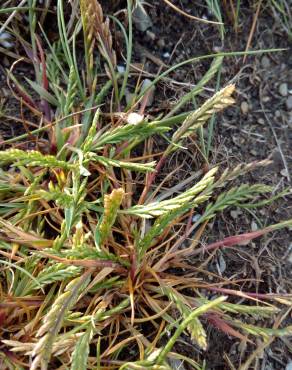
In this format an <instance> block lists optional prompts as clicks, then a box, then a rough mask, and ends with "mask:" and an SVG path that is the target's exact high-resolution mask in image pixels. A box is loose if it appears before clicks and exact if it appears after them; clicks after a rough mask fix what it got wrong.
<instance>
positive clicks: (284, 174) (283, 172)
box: [280, 168, 289, 177]
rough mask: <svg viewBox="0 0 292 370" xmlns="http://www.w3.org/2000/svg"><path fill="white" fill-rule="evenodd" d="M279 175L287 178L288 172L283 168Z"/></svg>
mask: <svg viewBox="0 0 292 370" xmlns="http://www.w3.org/2000/svg"><path fill="white" fill-rule="evenodd" d="M280 174H281V175H282V176H284V177H289V174H288V171H287V170H286V168H283V169H282V170H281V171H280Z"/></svg>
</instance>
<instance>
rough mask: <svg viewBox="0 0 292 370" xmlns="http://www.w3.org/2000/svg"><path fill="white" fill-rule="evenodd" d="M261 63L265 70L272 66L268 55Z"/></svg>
mask: <svg viewBox="0 0 292 370" xmlns="http://www.w3.org/2000/svg"><path fill="white" fill-rule="evenodd" d="M261 63H262V67H263V68H269V67H270V65H271V62H270V59H269V58H268V57H267V56H266V55H264V56H263V57H262V60H261Z"/></svg>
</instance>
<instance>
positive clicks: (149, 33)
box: [146, 30, 156, 41]
mask: <svg viewBox="0 0 292 370" xmlns="http://www.w3.org/2000/svg"><path fill="white" fill-rule="evenodd" d="M146 35H147V36H148V37H149V38H150V39H151V40H152V41H154V40H155V39H156V35H155V33H154V32H152V31H149V30H148V31H146Z"/></svg>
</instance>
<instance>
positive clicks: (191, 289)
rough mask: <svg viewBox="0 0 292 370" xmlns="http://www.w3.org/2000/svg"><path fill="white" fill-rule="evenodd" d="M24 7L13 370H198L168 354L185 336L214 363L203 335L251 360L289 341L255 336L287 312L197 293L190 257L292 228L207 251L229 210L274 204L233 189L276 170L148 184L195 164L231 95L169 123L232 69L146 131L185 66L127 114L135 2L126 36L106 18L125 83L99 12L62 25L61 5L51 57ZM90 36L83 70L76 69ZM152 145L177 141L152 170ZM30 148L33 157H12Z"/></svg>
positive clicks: (14, 217) (282, 304) (256, 190)
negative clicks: (209, 230)
mask: <svg viewBox="0 0 292 370" xmlns="http://www.w3.org/2000/svg"><path fill="white" fill-rule="evenodd" d="M73 3H74V4H75V5H78V2H77V1H75V2H73ZM28 4H29V10H26V9H24V11H28V13H29V19H30V31H31V44H29V43H27V41H25V40H23V39H22V38H21V36H20V35H19V34H17V32H16V31H14V34H15V35H16V36H17V37H18V38H19V40H20V42H22V43H23V44H24V46H25V49H26V51H27V52H28V54H29V56H30V57H31V60H32V63H33V65H34V67H35V73H36V79H35V81H32V80H29V79H26V82H27V84H28V85H30V88H31V89H33V90H34V96H35V95H36V94H38V96H39V99H35V98H33V97H32V96H31V95H30V94H29V92H28V91H27V90H28V89H25V88H24V87H23V85H22V84H21V82H19V81H17V79H16V78H15V77H14V76H13V70H12V69H11V70H10V71H7V74H8V79H9V81H10V83H11V84H10V86H11V88H13V89H14V90H13V91H14V94H15V95H16V96H18V97H21V98H22V101H23V103H24V104H25V105H26V106H27V107H28V108H29V109H30V110H31V114H32V115H34V116H35V118H41V122H42V125H41V126H40V128H38V129H35V130H33V131H31V132H30V133H29V134H24V135H21V136H19V137H17V138H12V139H10V140H7V141H6V142H5V144H6V147H8V148H7V149H6V150H3V151H2V152H0V161H1V164H2V169H1V173H0V181H1V182H0V194H1V205H0V206H1V208H0V211H1V218H0V225H1V249H0V252H1V278H2V280H1V303H0V304H1V311H0V312H1V315H0V317H1V325H2V329H1V347H0V354H1V360H2V363H3V364H4V366H6V367H7V368H8V369H15V368H17V369H25V368H28V367H29V368H30V369H31V370H36V369H39V368H41V369H57V368H58V369H69V368H70V369H75V370H83V369H84V370H85V369H121V370H123V369H124V370H125V369H141V370H142V369H157V370H164V369H165V370H166V369H171V368H172V365H171V364H172V361H173V360H179V361H181V363H185V364H188V366H189V367H190V368H193V369H203V368H204V364H202V363H199V362H198V361H197V360H198V359H199V357H198V358H197V357H196V356H193V357H192V358H188V357H186V356H184V355H182V354H180V353H177V352H176V351H175V344H176V342H177V341H182V340H183V337H181V335H183V334H184V335H188V336H189V337H190V340H191V341H192V343H193V346H195V347H196V348H197V350H198V353H199V351H201V353H202V354H203V353H204V351H208V350H209V349H208V338H207V333H206V328H207V327H208V326H213V327H215V328H216V330H221V331H223V332H225V333H226V335H231V336H233V337H236V338H237V339H238V340H240V341H242V342H243V343H246V344H250V345H251V346H254V343H255V342H254V341H255V340H256V339H257V338H260V339H261V340H262V341H263V342H265V341H269V338H270V337H277V336H285V335H291V332H292V330H291V327H283V326H281V325H280V326H278V327H277V326H271V327H265V326H264V325H263V324H262V322H263V321H262V320H263V319H269V320H273V319H275V318H276V317H277V320H278V321H279V317H284V316H285V312H286V311H287V310H288V309H289V307H290V306H291V297H288V296H284V295H279V294H259V293H257V292H244V291H242V290H241V289H240V285H238V284H239V283H237V284H236V282H235V281H228V287H227V288H226V287H225V285H226V281H225V280H224V279H222V278H220V277H215V275H214V276H213V281H216V283H213V284H210V283H209V282H208V280H207V279H206V280H204V279H202V276H206V277H207V276H208V271H205V272H204V270H202V271H200V276H199V275H198V274H199V272H198V270H197V269H196V268H194V263H195V262H196V260H195V257H196V256H198V255H200V256H203V255H204V253H205V251H209V250H212V251H215V250H216V249H217V248H220V247H233V246H236V245H246V247H245V248H247V249H248V248H249V245H248V243H249V242H250V241H251V240H252V239H254V238H256V237H260V236H261V235H264V234H266V233H269V232H272V231H274V230H278V229H281V228H283V227H289V226H290V227H291V221H283V222H281V223H279V224H276V225H272V226H270V227H266V228H265V229H261V230H257V231H253V232H250V233H246V234H242V235H236V236H231V237H230V236H229V237H227V238H226V239H224V240H220V241H218V242H215V243H212V244H210V245H207V246H205V247H199V246H200V240H201V238H202V235H203V234H204V231H205V229H206V227H207V225H208V223H210V222H211V221H212V220H214V219H215V218H216V216H217V215H218V214H220V213H221V212H222V211H224V210H225V209H227V208H229V207H233V206H238V207H241V208H243V209H244V208H245V207H248V206H251V205H252V206H257V205H261V204H265V203H267V202H268V201H271V200H273V197H272V198H271V199H269V200H262V201H261V202H259V201H258V199H260V198H262V197H265V196H266V195H269V194H271V192H272V190H273V189H272V188H271V187H269V186H266V185H264V184H254V185H249V184H241V185H240V186H232V181H233V180H235V179H238V178H240V176H242V175H243V174H245V173H247V172H249V171H254V170H256V169H257V168H258V167H259V166H265V165H266V164H268V161H262V162H253V163H251V164H242V165H239V166H237V167H236V168H233V169H229V168H227V169H225V170H224V171H222V170H220V169H219V168H218V167H216V166H215V167H211V168H210V169H209V170H208V171H207V172H205V173H203V172H199V174H197V175H198V176H199V178H198V177H197V178H194V177H190V178H189V179H187V181H184V183H183V184H181V185H177V186H176V187H175V188H170V189H167V190H163V187H162V186H161V185H162V184H160V183H159V182H158V181H157V179H156V177H155V176H156V174H157V172H158V171H159V170H160V169H161V168H163V164H164V163H165V160H166V159H168V158H169V157H170V155H171V154H172V153H174V152H175V151H180V150H186V149H185V148H184V147H183V145H186V142H187V138H188V137H189V136H191V135H193V134H194V133H196V131H198V130H199V129H201V128H202V127H203V126H204V125H206V124H207V122H208V120H209V119H210V117H211V116H212V115H213V114H214V113H216V112H221V111H222V110H223V109H225V108H228V106H230V105H232V104H234V103H235V101H234V98H233V95H234V90H235V87H234V85H227V86H226V87H224V88H222V89H221V90H220V91H219V92H217V93H216V94H215V95H213V96H211V97H210V98H209V99H207V100H206V101H205V103H204V104H203V105H201V106H200V107H199V108H198V109H196V110H195V111H193V112H188V113H183V114H178V115H177V114H176V112H177V110H178V108H180V109H181V108H183V107H184V105H185V104H186V103H187V102H188V101H190V100H191V99H193V98H194V96H196V95H198V94H199V93H200V92H201V91H202V88H203V87H204V86H205V85H206V84H207V83H208V82H209V81H210V79H211V78H212V77H213V76H214V75H215V74H216V72H217V71H218V68H219V67H220V65H221V64H222V62H223V58H224V56H225V55H224V54H218V55H215V56H213V61H212V63H211V64H210V69H209V71H208V72H207V73H206V75H205V76H204V77H203V78H202V80H201V81H200V82H198V84H197V85H196V87H195V88H193V89H192V91H191V92H190V93H188V94H186V95H185V96H184V97H182V98H181V100H180V101H178V105H177V107H175V108H173V110H172V111H171V112H170V113H168V114H167V116H162V117H161V116H159V117H157V118H149V117H148V116H147V112H145V111H143V110H141V109H140V110H139V107H141V106H143V107H144V108H145V99H147V96H148V95H147V94H148V92H149V90H150V89H151V88H153V86H154V85H155V84H157V83H158V82H159V81H160V80H161V79H162V78H165V77H166V76H167V75H168V74H169V73H170V72H171V71H173V70H174V69H175V68H177V67H179V65H178V66H175V67H172V68H170V69H168V70H167V71H165V72H163V73H161V75H160V76H159V77H157V78H155V79H154V80H153V82H152V83H151V84H150V85H148V86H147V87H145V88H144V89H143V90H141V89H140V90H139V86H140V85H138V87H137V89H136V95H135V97H134V98H133V100H132V103H131V106H128V107H125V89H126V87H127V85H128V80H129V77H130V72H131V69H130V64H131V53H132V50H131V49H132V46H131V45H132V11H133V6H134V4H132V1H131V0H129V1H128V8H127V17H128V31H126V29H125V28H124V26H123V24H122V23H121V22H120V21H119V20H118V19H117V18H115V17H112V22H114V23H116V26H117V27H120V29H121V31H122V33H123V34H124V37H125V45H126V48H127V60H126V67H125V70H124V72H120V73H118V71H117V61H116V54H115V51H114V50H113V41H112V36H111V32H110V27H109V19H108V18H105V17H104V15H103V11H102V8H101V6H100V5H99V3H98V2H97V1H96V0H80V4H79V9H78V7H77V6H75V7H74V6H73V9H74V12H73V15H72V16H71V18H70V19H69V21H68V22H67V18H66V20H65V15H64V9H63V5H64V4H63V2H62V0H59V1H58V4H57V21H58V30H59V39H58V40H57V41H55V42H54V43H50V41H49V39H48V38H47V36H46V34H45V32H44V31H43V30H42V22H41V21H40V22H39V23H38V16H39V14H38V13H37V11H36V10H35V5H36V2H35V1H34V0H31V1H28ZM74 4H73V5H74ZM38 33H39V34H41V35H42V37H40V36H38V35H37V34H38ZM81 34H83V40H84V42H83V45H84V55H85V62H84V63H81V64H80V62H79V58H80V55H79V54H78V52H77V50H78V49H79V50H80V46H79V45H80V42H81V41H80V40H81V37H80V36H81ZM41 40H42V41H41ZM204 58H210V60H212V58H211V57H210V56H209V57H201V58H194V59H192V60H190V61H186V62H184V63H190V62H195V61H197V60H200V59H204ZM184 63H181V64H184ZM102 74H103V77H102ZM98 76H100V77H98ZM105 76H107V77H105ZM105 78H107V80H105ZM12 82H13V84H12ZM102 82H104V83H103V84H102ZM109 101H110V104H107V102H109ZM122 109H123V111H122ZM137 112H139V113H137ZM165 134H167V135H168V136H167V137H166V135H165ZM154 135H161V136H162V137H163V138H165V139H167V141H168V143H167V145H168V146H167V148H166V150H165V151H164V154H163V155H161V157H160V158H159V159H158V160H157V161H154V160H153V159H152V157H153V156H152V153H151V152H149V148H150V147H151V145H150V143H151V140H152V137H153V136H154ZM28 140H29V141H31V142H33V143H35V150H23V149H21V147H24V146H23V145H17V146H16V145H15V143H18V144H19V143H23V141H28ZM24 144H25V143H24ZM137 148H138V149H137ZM138 152H139V153H142V155H140V156H137V154H136V153H138ZM141 183H142V184H143V186H141V185H139V184H141ZM154 184H155V187H154V186H153V185H154ZM153 189H156V191H155V192H153ZM157 189H158V190H157ZM282 195H284V194H283V193H281V194H280V195H278V196H282ZM276 197H277V196H276ZM274 198H275V197H274ZM197 208H199V209H200V212H201V216H200V218H197V219H196V221H195V222H193V223H187V225H186V222H185V220H186V215H189V214H190V211H191V210H196V209H197ZM187 239H188V240H191V242H190V243H188V244H186V240H187ZM239 302H240V303H239ZM280 314H281V315H280ZM279 315H280V316H279ZM251 319H252V320H251ZM251 321H252V322H253V324H252V323H251ZM254 322H258V325H257V324H254ZM254 348H255V346H254ZM7 354H9V355H7ZM202 357H204V355H202V356H201V358H202Z"/></svg>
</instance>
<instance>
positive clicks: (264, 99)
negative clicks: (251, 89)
mask: <svg viewBox="0 0 292 370" xmlns="http://www.w3.org/2000/svg"><path fill="white" fill-rule="evenodd" d="M270 100H271V98H270V97H269V96H263V102H264V103H267V102H268V101H270Z"/></svg>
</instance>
